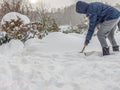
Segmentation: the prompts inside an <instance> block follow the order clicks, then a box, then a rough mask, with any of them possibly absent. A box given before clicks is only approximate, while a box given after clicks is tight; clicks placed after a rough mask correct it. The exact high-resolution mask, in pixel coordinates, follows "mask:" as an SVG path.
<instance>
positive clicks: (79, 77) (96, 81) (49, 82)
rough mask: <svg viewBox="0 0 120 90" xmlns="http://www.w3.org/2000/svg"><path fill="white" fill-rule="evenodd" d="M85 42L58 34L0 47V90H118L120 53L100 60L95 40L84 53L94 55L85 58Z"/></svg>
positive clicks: (117, 36) (75, 37)
mask: <svg viewBox="0 0 120 90" xmlns="http://www.w3.org/2000/svg"><path fill="white" fill-rule="evenodd" d="M115 36H116V38H117V41H118V42H119V44H120V33H117V34H116V35H115ZM84 38H85V36H84V35H78V34H63V33H60V32H58V33H51V34H49V35H48V36H47V37H45V38H44V39H43V40H39V39H30V40H29V41H27V42H26V43H25V44H23V43H22V42H20V41H17V40H12V41H11V42H10V43H7V44H4V45H2V46H0V90H120V59H119V58H120V53H119V52H117V53H114V54H112V55H110V56H105V57H103V56H102V55H101V47H100V44H99V42H98V40H97V38H96V37H94V38H93V39H92V41H91V43H90V45H89V46H88V47H87V48H86V50H85V51H86V52H88V51H96V53H94V54H92V55H90V56H85V55H83V54H81V53H79V52H80V51H81V49H82V47H83V43H84ZM111 52H112V50H111ZM112 53H113V52H112Z"/></svg>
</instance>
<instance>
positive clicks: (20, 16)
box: [1, 12, 30, 24]
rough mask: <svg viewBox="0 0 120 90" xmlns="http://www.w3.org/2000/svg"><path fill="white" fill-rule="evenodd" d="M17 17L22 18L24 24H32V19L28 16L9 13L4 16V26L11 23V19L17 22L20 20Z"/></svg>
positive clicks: (2, 22)
mask: <svg viewBox="0 0 120 90" xmlns="http://www.w3.org/2000/svg"><path fill="white" fill-rule="evenodd" d="M17 17H19V18H21V20H22V21H23V24H28V23H30V19H29V18H28V17H27V16H25V15H22V14H20V13H17V12H10V13H7V14H6V15H5V16H3V18H2V21H1V24H4V23H5V21H11V19H14V20H17V19H18V18H17Z"/></svg>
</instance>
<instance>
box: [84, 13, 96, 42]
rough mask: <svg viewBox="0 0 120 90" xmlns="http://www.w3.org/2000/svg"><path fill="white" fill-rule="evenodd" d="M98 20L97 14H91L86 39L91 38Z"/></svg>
mask: <svg viewBox="0 0 120 90" xmlns="http://www.w3.org/2000/svg"><path fill="white" fill-rule="evenodd" d="M96 22H97V15H96V14H93V15H91V16H89V29H88V32H87V35H86V40H91V38H92V35H93V33H94V30H95V27H96V24H97V23H96Z"/></svg>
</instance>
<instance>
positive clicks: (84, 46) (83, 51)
mask: <svg viewBox="0 0 120 90" xmlns="http://www.w3.org/2000/svg"><path fill="white" fill-rule="evenodd" d="M85 48H86V45H84V47H83V49H82V51H81V52H80V53H84V50H85Z"/></svg>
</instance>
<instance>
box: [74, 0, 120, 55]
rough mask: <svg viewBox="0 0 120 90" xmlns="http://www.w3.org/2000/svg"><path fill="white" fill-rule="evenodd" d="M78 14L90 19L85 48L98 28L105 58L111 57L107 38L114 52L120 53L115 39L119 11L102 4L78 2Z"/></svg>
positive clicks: (119, 15)
mask: <svg viewBox="0 0 120 90" xmlns="http://www.w3.org/2000/svg"><path fill="white" fill-rule="evenodd" d="M76 12H78V13H81V14H86V16H87V17H88V18H89V29H88V32H87V35H86V40H85V43H84V45H85V46H87V45H88V44H89V42H90V40H91V38H92V35H93V33H94V30H95V27H97V28H98V32H97V37H98V40H99V42H100V44H101V46H102V51H103V56H105V55H110V52H109V46H108V44H107V41H106V38H108V39H109V41H110V43H111V44H112V48H113V51H119V46H118V44H117V43H116V40H115V38H114V31H115V30H116V27H117V24H118V22H119V20H120V12H119V11H118V10H117V9H115V8H114V7H111V6H109V5H106V4H103V3H100V2H93V3H86V2H83V1H78V2H77V3H76ZM84 48H85V47H84ZM84 48H83V51H84Z"/></svg>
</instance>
